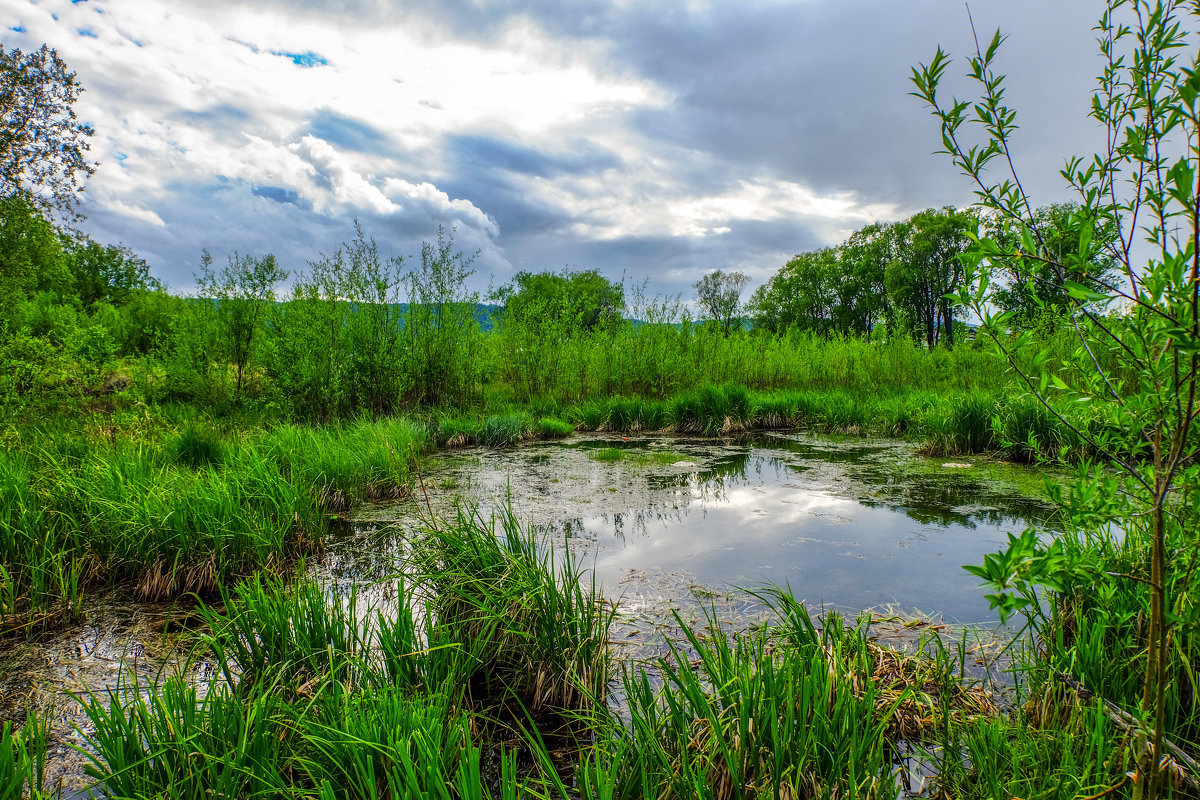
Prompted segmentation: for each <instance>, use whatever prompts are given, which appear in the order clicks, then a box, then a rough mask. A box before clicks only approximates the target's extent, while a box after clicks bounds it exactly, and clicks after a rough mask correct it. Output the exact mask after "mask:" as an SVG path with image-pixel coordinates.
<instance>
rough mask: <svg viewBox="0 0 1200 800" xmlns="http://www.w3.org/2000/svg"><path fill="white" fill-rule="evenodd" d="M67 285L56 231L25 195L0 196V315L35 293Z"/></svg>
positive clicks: (63, 289)
mask: <svg viewBox="0 0 1200 800" xmlns="http://www.w3.org/2000/svg"><path fill="white" fill-rule="evenodd" d="M70 286H71V273H70V271H69V270H68V269H67V267H66V264H65V260H64V257H63V248H62V241H61V239H60V238H59V235H58V231H56V230H55V229H54V226H53V225H52V224H51V223H50V221H49V220H47V219H46V218H45V217H43V216H42V215H41V214H39V213H38V211H37V209H36V208H34V207H33V206H32V205H30V203H29V202H28V201H27V200H25V198H23V197H20V196H16V195H12V196H8V197H0V315H4V314H6V313H8V310H10V309H11V308H12V307H13V304H14V303H15V302H16V301H18V300H24V299H25V298H27V297H29V296H30V295H32V294H34V293H35V292H39V291H59V292H61V293H66V292H67V291H68V290H69V288H70Z"/></svg>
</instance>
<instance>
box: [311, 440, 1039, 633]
mask: <svg viewBox="0 0 1200 800" xmlns="http://www.w3.org/2000/svg"><path fill="white" fill-rule="evenodd" d="M1042 475H1043V473H1039V472H1037V471H1035V470H1031V469H1029V468H1025V467H1018V466H1013V465H1009V464H1003V463H999V462H995V461H992V460H988V459H983V458H978V457H971V458H969V459H966V460H963V459H945V458H938V459H929V458H923V457H920V456H917V455H915V454H914V452H913V447H912V445H911V444H909V443H906V442H900V441H894V440H871V439H858V438H830V437H817V436H809V435H797V434H793V435H769V436H759V437H754V438H752V439H747V440H745V441H721V440H705V439H685V438H679V437H673V436H643V437H622V436H615V437H614V436H604V435H593V436H587V437H582V438H576V439H572V440H570V441H565V442H542V443H536V444H529V445H524V446H521V447H517V448H513V449H510V450H484V449H478V450H470V451H459V452H456V453H450V454H447V455H444V456H442V457H441V458H439V459H438V461H437V462H436V463H435V464H434V466H433V467H432V468H431V469H427V470H426V473H425V474H424V476H423V479H424V485H425V487H426V491H427V492H428V494H429V502H430V508H431V509H432V510H433V511H434V512H435V513H447V512H448V511H449V510H450V509H451V508H452V505H453V503H456V502H463V503H467V504H470V505H473V506H476V507H477V508H478V510H479V511H480V513H482V514H483V515H484V516H487V515H489V514H493V513H496V512H498V511H501V510H503V508H504V507H505V506H506V505H511V507H512V510H513V511H514V512H515V513H516V515H517V516H518V518H519V519H521V520H522V521H527V522H529V523H531V524H533V525H535V526H536V527H537V528H538V529H539V530H540V531H542V532H543V533H544V535H545V538H546V541H547V542H548V543H550V544H558V543H563V542H565V543H566V544H567V545H568V546H569V547H570V548H571V550H572V552H573V553H574V554H575V555H576V556H577V557H579V558H580V560H581V563H582V565H583V566H585V567H587V568H589V569H591V570H593V571H594V573H595V576H596V578H597V580H598V582H599V583H600V584H601V586H602V588H603V593H604V594H605V595H606V596H608V597H611V598H613V599H617V598H619V597H621V596H622V594H623V593H627V592H628V591H629V587H633V588H635V589H639V590H647V589H655V588H657V589H659V590H660V591H661V592H662V593H663V594H664V595H670V594H672V593H683V592H681V588H683V589H687V590H689V591H690V592H691V593H692V594H695V593H697V592H701V593H706V594H724V593H727V592H729V591H730V590H731V589H733V588H737V587H745V588H754V587H761V586H763V585H766V584H776V585H779V586H787V587H790V589H791V592H792V593H793V594H794V595H795V596H796V597H797V598H798V599H801V600H804V601H806V602H807V603H808V604H809V606H810V608H812V609H814V610H815V609H820V608H826V609H831V610H837V611H840V612H842V613H844V614H846V615H848V616H849V617H851V618H853V617H854V615H855V614H856V613H857V612H859V611H862V610H864V609H881V608H889V609H892V610H895V611H898V612H901V613H908V614H911V613H914V612H920V613H922V614H926V615H936V616H939V617H941V618H943V619H944V620H946V621H948V622H952V623H959V624H974V623H987V622H993V621H994V620H995V614H994V612H991V611H989V609H988V604H987V601H986V600H984V598H983V592H982V591H981V590H980V589H979V588H978V586H979V581H978V579H977V578H975V577H973V576H971V575H970V574H968V573H967V572H966V571H965V570H963V569H962V565H963V564H974V563H978V562H980V561H982V559H983V556H984V554H986V553H990V552H994V551H995V550H997V549H998V548H999V547H1001V546H1002V545H1003V544H1004V543H1005V541H1006V540H1007V533H1009V532H1020V531H1022V530H1023V529H1024V528H1026V527H1028V526H1035V527H1038V528H1040V529H1043V530H1047V531H1053V530H1054V529H1055V527H1056V526H1055V519H1054V510H1053V507H1052V506H1051V505H1050V503H1049V501H1048V500H1047V499H1046V497H1045V488H1044V478H1043V477H1042ZM423 502H424V501H422V505H423ZM415 513H416V509H415V508H414V507H413V505H412V504H407V505H405V506H400V507H395V506H393V507H376V508H374V509H371V510H370V511H368V512H367V513H365V514H363V515H362V516H363V522H364V523H367V527H365V528H360V529H359V531H358V532H357V533H356V534H355V535H354V536H352V537H348V538H349V540H350V541H348V540H347V539H342V540H341V541H335V543H334V544H333V546H332V547H331V552H332V553H333V554H334V558H335V561H337V560H339V559H340V563H339V564H338V566H336V567H335V566H332V565H331V568H332V574H337V575H339V576H341V577H342V578H343V579H344V578H346V577H348V576H351V575H353V574H355V573H356V572H357V573H358V574H363V573H364V572H366V573H370V571H371V569H370V567H369V566H367V565H364V564H363V563H361V561H360V560H361V559H362V558H363V555H362V554H363V553H364V551H368V552H371V553H372V554H375V553H379V552H380V551H383V550H386V546H380V545H379V544H378V543H376V544H375V545H371V535H370V530H371V524H373V525H374V526H385V525H387V524H388V523H392V524H396V525H399V526H401V527H406V526H407V525H411V524H412V517H413V516H415ZM338 554H341V555H340V556H339V555H338ZM354 554H358V555H354ZM370 557H371V558H373V557H374V556H373V555H372V556H370Z"/></svg>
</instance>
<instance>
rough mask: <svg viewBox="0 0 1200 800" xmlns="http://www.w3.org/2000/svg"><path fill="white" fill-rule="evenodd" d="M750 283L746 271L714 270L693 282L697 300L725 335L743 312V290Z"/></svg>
mask: <svg viewBox="0 0 1200 800" xmlns="http://www.w3.org/2000/svg"><path fill="white" fill-rule="evenodd" d="M748 283H750V276H749V275H747V274H746V273H744V272H725V271H724V270H719V269H717V270H713V271H712V272H710V273H708V274H707V275H705V276H704V277H703V278H701V279H700V280H698V281H696V283H694V284H693V288H695V290H696V301H697V302H698V303H699V304H700V308H701V309H703V311H704V313H705V314H707V315H708V318H709V319H711V320H712V321H713V322H715V323H716V324H717V327H718V328H720V329H721V333H723V334H724V335H725V336H728V335H729V332H730V331H731V330H732V329H733V326H734V323H735V322H737V321H738V319H739V315H740V314H741V312H742V290H743V289H745V288H746V284H748Z"/></svg>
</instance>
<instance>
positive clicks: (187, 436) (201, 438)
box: [167, 425, 225, 469]
mask: <svg viewBox="0 0 1200 800" xmlns="http://www.w3.org/2000/svg"><path fill="white" fill-rule="evenodd" d="M167 451H168V453H169V455H170V457H171V458H172V459H174V460H175V461H177V462H179V463H180V464H184V465H185V466H188V467H191V468H192V469H199V468H201V467H218V466H220V465H221V462H222V461H224V459H225V445H224V443H223V442H222V441H221V436H220V434H218V433H217V432H216V431H214V430H213V429H212V428H209V427H207V426H199V425H192V426H189V427H187V428H184V429H183V430H182V431H180V432H179V433H178V434H176V435H175V436H174V437H172V439H171V440H170V441H169V442H168V443H167Z"/></svg>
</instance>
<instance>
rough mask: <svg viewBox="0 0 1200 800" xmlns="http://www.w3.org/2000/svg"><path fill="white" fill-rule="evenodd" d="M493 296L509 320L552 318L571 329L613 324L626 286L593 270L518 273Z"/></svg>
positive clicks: (542, 319)
mask: <svg viewBox="0 0 1200 800" xmlns="http://www.w3.org/2000/svg"><path fill="white" fill-rule="evenodd" d="M496 296H497V299H499V300H500V301H501V302H503V304H504V315H505V316H506V317H507V318H508V319H511V320H514V321H521V322H540V321H555V322H559V323H562V324H563V325H565V326H566V327H567V328H568V329H573V330H583V331H588V330H593V329H595V328H602V327H605V326H608V325H612V324H614V323H617V322H620V320H621V315H622V314H623V313H624V311H625V287H624V286H623V285H622V284H620V283H616V282H613V281H610V280H609V279H608V278H605V277H604V276H603V275H601V274H600V272H599V271H598V270H595V269H586V270H573V269H564V270H562V271H561V272H536V273H534V272H518V273H517V274H516V275H515V276H514V277H513V280H512V283H510V284H509V285H508V286H505V287H504V288H503V289H501V290H500V291H499V292H497V294H496Z"/></svg>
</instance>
